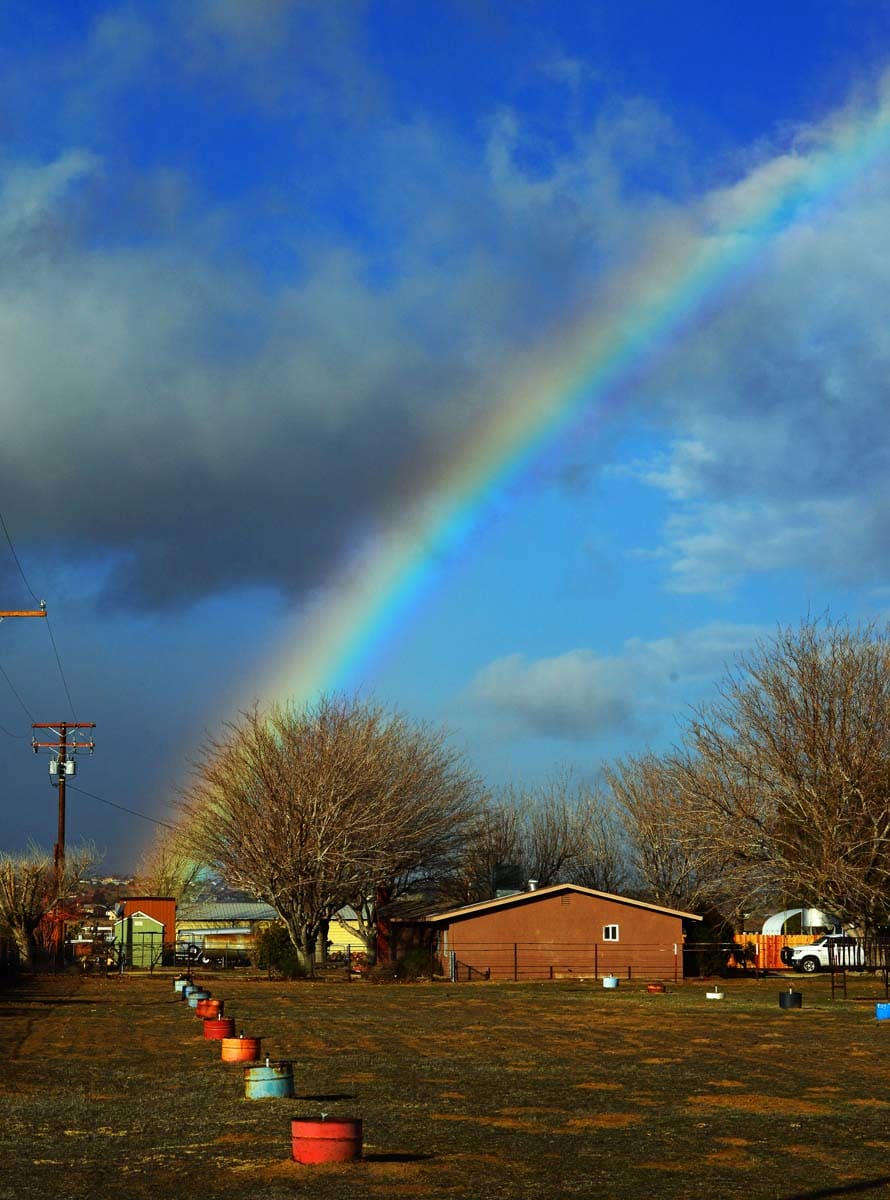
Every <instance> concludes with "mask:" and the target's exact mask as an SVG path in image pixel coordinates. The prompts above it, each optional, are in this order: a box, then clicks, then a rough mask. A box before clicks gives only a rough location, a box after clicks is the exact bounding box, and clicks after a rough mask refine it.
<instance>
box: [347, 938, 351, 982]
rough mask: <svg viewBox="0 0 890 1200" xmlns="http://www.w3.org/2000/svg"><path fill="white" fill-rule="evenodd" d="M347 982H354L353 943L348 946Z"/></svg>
mask: <svg viewBox="0 0 890 1200" xmlns="http://www.w3.org/2000/svg"><path fill="white" fill-rule="evenodd" d="M346 982H347V983H352V943H351V942H350V943H349V945H347V947H346Z"/></svg>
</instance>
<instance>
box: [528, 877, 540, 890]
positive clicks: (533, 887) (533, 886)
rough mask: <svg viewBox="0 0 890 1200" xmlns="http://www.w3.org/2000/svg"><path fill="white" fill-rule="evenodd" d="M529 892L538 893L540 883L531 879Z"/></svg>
mask: <svg viewBox="0 0 890 1200" xmlns="http://www.w3.org/2000/svg"><path fill="white" fill-rule="evenodd" d="M528 890H529V891H530V892H536V891H537V890H538V881H537V879H530V880H529V881H528Z"/></svg>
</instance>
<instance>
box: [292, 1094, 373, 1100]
mask: <svg viewBox="0 0 890 1200" xmlns="http://www.w3.org/2000/svg"><path fill="white" fill-rule="evenodd" d="M294 1099H295V1100H319V1101H321V1100H355V1099H357V1095H356V1093H355V1092H317V1093H313V1094H312V1095H311V1096H310V1095H306V1096H294Z"/></svg>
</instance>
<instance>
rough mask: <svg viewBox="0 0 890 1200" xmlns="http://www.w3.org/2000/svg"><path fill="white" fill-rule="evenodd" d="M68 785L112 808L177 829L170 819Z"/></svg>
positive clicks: (72, 789)
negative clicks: (138, 810)
mask: <svg viewBox="0 0 890 1200" xmlns="http://www.w3.org/2000/svg"><path fill="white" fill-rule="evenodd" d="M68 787H69V788H70V789H71V791H72V792H79V793H80V794H81V796H89V797H90V799H91V800H98V801H99V802H100V803H101V804H107V805H109V806H110V807H111V808H118V809H120V811H121V812H125V813H129V814H130V816H131V817H140V818H141V819H142V820H143V821H150V822H151V824H152V825H162V826H163V827H164V828H165V829H176V826H175V825H171V824H170V822H169V821H159V820H157V819H156V818H155V817H149V816H146V814H145V813H141V812H137V811H136V809H135V808H127V807H126V805H123V804H115V802H114V801H113V800H106V799H105V797H104V796H97V795H96V794H95V792H86V791H84V789H83V788H79V787H75V786H74V784H73V783H69V784H68Z"/></svg>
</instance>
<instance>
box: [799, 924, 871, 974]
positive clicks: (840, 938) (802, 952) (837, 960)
mask: <svg viewBox="0 0 890 1200" xmlns="http://www.w3.org/2000/svg"><path fill="white" fill-rule="evenodd" d="M788 965H789V966H790V967H791V969H792V970H793V971H805V972H806V973H807V974H808V975H811V974H812V973H813V972H814V971H827V970H829V969H830V968H831V967H832V966H834V967H843V968H845V969H846V970H854V971H855V970H860V971H861V970H862V968H863V967H864V966H865V951H864V950H863V948H862V943H861V942H860V941H859V940H858V939H857V938H854V937H850V935H849V934H848V933H829V934H826V935H825V937H822V938H819V940H818V942H813V943H812V944H811V945H809V946H795V947H794V949H793V950H792V952H791V958H790V960H789V962H788Z"/></svg>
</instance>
